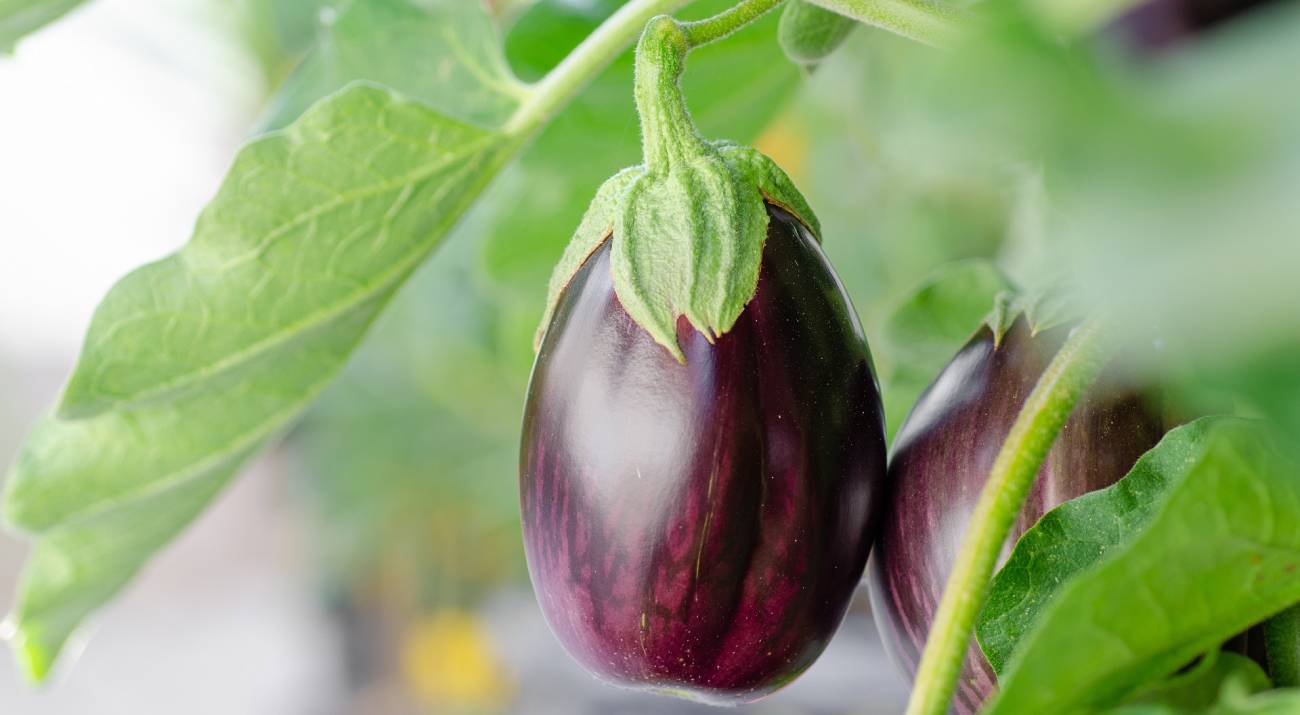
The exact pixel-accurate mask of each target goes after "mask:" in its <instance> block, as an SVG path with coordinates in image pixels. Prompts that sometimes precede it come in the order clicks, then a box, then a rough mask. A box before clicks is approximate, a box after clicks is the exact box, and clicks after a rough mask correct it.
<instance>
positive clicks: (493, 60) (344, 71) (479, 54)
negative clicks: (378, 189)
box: [263, 0, 521, 129]
mask: <svg viewBox="0 0 1300 715" xmlns="http://www.w3.org/2000/svg"><path fill="white" fill-rule="evenodd" d="M317 15H318V17H320V18H321V22H320V24H321V27H320V31H319V32H318V33H317V37H316V41H315V44H314V45H313V47H312V48H311V50H310V51H309V52H308V53H307V55H306V57H305V58H304V59H303V61H302V63H301V64H300V65H299V66H298V68H297V69H296V70H294V72H293V74H291V75H290V76H289V78H288V79H287V80H285V82H284V84H283V85H282V86H281V87H280V88H279V89H278V90H277V91H276V93H275V96H274V97H273V99H272V101H271V102H270V106H269V108H268V112H267V115H266V117H265V118H264V120H263V121H264V124H265V128H266V129H278V128H280V127H282V126H284V125H286V124H288V123H289V122H291V121H293V120H294V119H295V118H296V117H297V116H298V115H299V114H301V113H302V112H303V110H305V109H306V108H307V107H309V106H311V104H312V102H315V101H316V100H318V99H320V98H321V97H323V96H325V95H327V94H329V93H331V92H334V91H336V90H338V89H339V88H340V87H343V86H344V85H346V84H347V83H348V82H351V81H354V80H370V81H372V82H380V83H382V84H384V85H385V86H388V87H391V88H393V89H395V90H397V91H399V92H401V93H402V94H404V95H406V96H408V97H413V98H415V99H419V100H421V101H423V102H425V103H426V104H428V105H429V106H431V107H434V108H436V109H438V110H439V111H441V112H444V113H445V114H447V115H448V116H452V117H456V118H458V119H462V120H465V121H468V122H474V123H477V124H483V125H487V126H496V125H498V124H500V123H501V122H502V121H503V120H504V119H505V118H506V117H507V116H508V115H509V113H510V111H511V110H513V109H514V107H515V105H516V104H517V102H518V99H519V96H520V91H521V87H520V85H519V83H518V82H517V81H516V80H515V78H514V77H513V75H511V73H510V70H509V69H508V68H507V67H506V66H505V62H504V59H503V57H502V54H501V47H500V41H499V38H498V37H497V33H496V31H495V28H494V27H493V24H492V18H491V17H490V16H488V15H487V14H485V13H484V12H483V11H482V9H481V8H480V7H478V6H477V5H476V3H472V2H464V0H439V1H438V2H422V3H417V2H412V0H365V2H351V3H344V4H342V5H341V6H339V7H337V8H335V7H328V8H325V9H323V10H321V11H319V12H318V13H317Z"/></svg>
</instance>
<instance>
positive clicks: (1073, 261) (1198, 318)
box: [877, 3, 1300, 428]
mask: <svg viewBox="0 0 1300 715" xmlns="http://www.w3.org/2000/svg"><path fill="white" fill-rule="evenodd" d="M990 9H993V10H997V13H995V14H994V20H995V21H994V22H992V23H990V28H989V29H988V30H987V33H986V34H978V35H976V36H975V37H974V38H972V40H971V41H970V42H969V43H968V44H966V45H964V46H961V47H958V48H955V49H953V50H951V51H949V52H945V53H931V54H928V55H925V56H921V57H913V58H911V59H912V61H909V62H907V63H906V64H905V65H902V64H900V65H899V68H900V71H901V72H902V73H903V74H902V75H901V80H902V82H903V83H904V84H905V86H906V87H907V91H905V92H901V93H897V94H894V95H891V96H890V97H889V98H888V100H885V99H883V98H878V102H877V103H878V104H880V105H882V106H884V107H887V110H886V111H887V112H888V113H889V114H890V115H891V117H892V121H890V122H889V124H888V126H887V127H882V133H884V134H885V135H887V136H889V137H891V139H890V143H891V144H892V145H896V146H901V147H905V148H906V156H907V157H908V158H909V160H911V161H913V162H916V163H918V164H922V165H923V164H927V163H931V162H934V161H941V162H952V161H963V160H972V161H981V160H983V161H988V160H995V161H996V160H1001V161H1004V162H1008V163H1011V162H1020V163H1022V164H1024V165H1028V166H1032V167H1034V168H1035V169H1036V170H1041V172H1042V174H1043V176H1044V185H1045V191H1044V200H1045V202H1046V204H1045V207H1044V214H1043V216H1042V224H1041V226H1040V229H1039V230H1038V231H1037V233H1038V245H1036V246H1034V247H1033V250H1032V251H1031V252H1032V253H1033V254H1034V256H1033V258H1032V259H1030V260H1026V261H1024V262H1023V265H1022V266H1021V270H1019V271H1018V272H1017V274H1016V275H1014V276H1013V277H1014V278H1016V279H1017V280H1018V281H1020V282H1023V283H1024V284H1025V285H1027V286H1029V287H1031V288H1032V287H1035V286H1038V285H1042V284H1044V283H1054V282H1057V281H1059V280H1062V279H1064V280H1065V281H1066V282H1068V283H1069V284H1071V286H1072V287H1073V288H1074V289H1075V291H1076V292H1077V294H1078V295H1080V296H1082V298H1083V300H1084V301H1085V303H1086V305H1087V306H1088V307H1089V308H1091V309H1092V310H1094V311H1097V312H1100V313H1103V314H1106V315H1110V316H1114V318H1115V319H1116V320H1117V321H1118V323H1119V324H1121V325H1122V326H1123V328H1124V329H1125V330H1126V332H1127V335H1129V336H1131V337H1133V338H1135V339H1139V340H1143V341H1147V342H1150V341H1153V340H1158V341H1159V342H1160V343H1161V344H1162V345H1163V348H1164V349H1163V352H1164V353H1165V354H1167V355H1177V356H1194V360H1195V362H1196V364H1197V369H1198V380H1203V379H1205V378H1207V377H1208V378H1211V379H1212V380H1213V381H1214V382H1220V381H1221V382H1222V383H1224V384H1225V385H1228V386H1231V387H1233V388H1236V389H1241V390H1243V391H1245V393H1246V394H1247V395H1249V396H1250V397H1251V398H1252V399H1253V400H1254V401H1255V403H1256V406H1257V407H1259V408H1260V409H1261V410H1264V411H1266V412H1267V413H1269V414H1270V415H1272V416H1274V417H1276V418H1278V419H1283V420H1287V421H1289V422H1290V424H1292V426H1293V428H1300V422H1298V421H1297V416H1298V415H1297V408H1296V407H1295V405H1297V404H1300V361H1297V360H1295V359H1294V356H1295V354H1296V353H1295V348H1296V341H1295V336H1296V335H1300V311H1297V310H1296V309H1295V306H1297V305H1300V282H1297V281H1296V280H1295V275H1296V270H1297V269H1300V209H1297V204H1296V201H1295V191H1296V187H1297V186H1300V80H1297V78H1296V74H1295V71H1294V68H1295V67H1297V66H1300V7H1297V6H1296V5H1295V4H1294V3H1278V4H1275V5H1272V6H1268V7H1264V8H1261V9H1259V10H1257V11H1256V12H1255V13H1254V14H1252V15H1250V16H1247V17H1245V18H1241V19H1239V20H1236V21H1233V22H1231V23H1228V24H1226V25H1224V26H1221V27H1220V28H1218V29H1216V30H1214V31H1212V32H1210V33H1208V34H1206V35H1204V36H1202V37H1200V38H1197V39H1196V41H1195V42H1192V41H1188V42H1185V43H1183V44H1181V45H1178V46H1175V47H1173V48H1171V49H1169V50H1166V51H1163V52H1160V53H1145V54H1144V53H1142V52H1139V51H1138V50H1137V49H1135V48H1133V47H1131V46H1126V45H1125V44H1124V43H1123V41H1122V40H1121V39H1120V38H1121V37H1122V35H1121V34H1120V33H1108V32H1102V33H1100V34H1099V35H1096V36H1094V37H1092V38H1091V39H1088V40H1081V41H1078V42H1076V43H1073V44H1066V45H1062V44H1061V43H1060V42H1058V41H1057V38H1054V37H1052V36H1051V35H1050V34H1049V33H1047V32H1045V31H1043V30H1041V29H1039V28H1038V27H1037V26H1036V25H1035V23H1034V22H1033V21H1032V20H1030V19H1028V18H1027V17H1025V16H1021V15H1018V14H1017V13H1016V11H1015V9H1014V5H1013V4H1012V3H998V4H996V5H994V6H993V7H992V8H990ZM1287 356H1290V357H1287ZM1157 368H1159V366H1157Z"/></svg>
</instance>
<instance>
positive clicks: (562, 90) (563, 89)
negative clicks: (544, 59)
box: [502, 0, 694, 139]
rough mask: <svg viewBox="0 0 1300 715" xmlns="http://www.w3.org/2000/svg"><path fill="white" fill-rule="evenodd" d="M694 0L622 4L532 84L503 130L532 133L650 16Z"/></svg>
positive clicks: (606, 63) (636, 0)
mask: <svg viewBox="0 0 1300 715" xmlns="http://www.w3.org/2000/svg"><path fill="white" fill-rule="evenodd" d="M693 1H694V0H631V2H629V3H627V4H626V5H624V6H623V7H621V8H619V9H618V10H617V11H616V12H615V13H614V14H613V15H610V16H609V18H607V19H606V20H605V21H604V22H602V23H601V24H600V27H598V28H596V30H595V31H594V32H592V33H591V34H590V35H588V36H587V37H586V39H584V40H583V41H582V43H581V44H579V45H578V46H577V47H575V48H574V49H573V51H572V52H570V53H569V54H568V56H566V57H565V58H564V59H563V60H562V61H561V62H560V64H558V65H556V66H555V68H554V69H552V70H551V71H550V72H548V73H547V74H546V76H545V77H543V78H542V79H541V80H540V81H538V82H537V84H534V85H533V86H532V88H531V89H530V90H529V92H528V95H527V98H526V99H525V100H524V101H523V102H522V103H521V104H520V105H519V108H518V109H516V110H515V112H514V114H512V115H510V118H509V119H507V120H506V123H505V125H504V126H503V127H502V131H504V132H505V133H507V134H510V135H512V136H515V137H518V138H520V139H525V138H527V137H529V136H531V135H532V134H533V132H535V131H537V130H538V129H540V128H541V127H542V126H543V125H545V124H546V122H547V121H549V120H550V119H551V117H553V116H554V115H555V113H556V112H558V111H559V110H560V109H561V108H563V107H564V106H565V105H566V104H568V103H569V102H570V101H571V100H572V99H573V98H574V97H575V96H577V94H578V93H579V92H581V91H582V89H583V87H586V86H587V83H588V82H590V81H591V80H592V78H594V77H595V76H596V75H597V74H600V72H601V71H602V70H604V69H605V68H606V67H608V66H609V63H611V62H613V61H614V58H616V57H618V56H619V55H620V54H621V53H622V52H623V51H624V50H625V49H627V47H628V46H629V45H631V44H632V41H633V40H634V39H636V37H637V35H638V34H640V32H641V28H643V27H645V24H646V23H647V22H649V21H650V18H652V17H654V16H656V15H662V14H664V13H672V12H676V11H677V10H679V9H681V8H683V7H685V6H687V5H689V4H690V3H691V2H693Z"/></svg>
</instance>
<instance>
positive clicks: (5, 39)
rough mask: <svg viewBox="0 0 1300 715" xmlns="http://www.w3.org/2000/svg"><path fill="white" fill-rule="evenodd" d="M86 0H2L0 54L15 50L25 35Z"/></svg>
mask: <svg viewBox="0 0 1300 715" xmlns="http://www.w3.org/2000/svg"><path fill="white" fill-rule="evenodd" d="M83 2H85V0H0V55H3V54H8V53H10V52H13V49H14V45H15V44H17V43H18V40H20V39H22V37H23V36H24V35H27V34H29V33H31V32H34V31H36V30H39V29H40V28H42V27H44V26H45V25H48V24H49V23H51V22H54V21H55V20H57V19H59V18H60V17H63V16H64V15H65V14H67V13H69V12H71V11H72V10H73V9H75V8H76V7H77V6H79V5H81V4H82V3H83Z"/></svg>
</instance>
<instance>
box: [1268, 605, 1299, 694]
mask: <svg viewBox="0 0 1300 715" xmlns="http://www.w3.org/2000/svg"><path fill="white" fill-rule="evenodd" d="M1264 649H1265V651H1266V652H1267V653H1268V674H1269V677H1271V678H1272V679H1273V683H1274V684H1275V685H1277V687H1279V688H1295V687H1300V604H1297V605H1295V606H1292V607H1290V608H1288V609H1286V610H1285V611H1282V612H1281V613H1279V614H1277V615H1276V616H1273V617H1272V618H1270V619H1268V621H1266V622H1265V623H1264Z"/></svg>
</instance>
